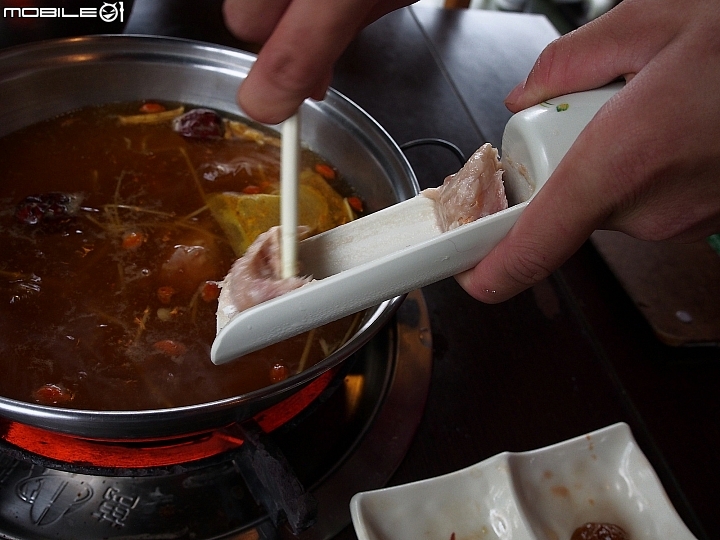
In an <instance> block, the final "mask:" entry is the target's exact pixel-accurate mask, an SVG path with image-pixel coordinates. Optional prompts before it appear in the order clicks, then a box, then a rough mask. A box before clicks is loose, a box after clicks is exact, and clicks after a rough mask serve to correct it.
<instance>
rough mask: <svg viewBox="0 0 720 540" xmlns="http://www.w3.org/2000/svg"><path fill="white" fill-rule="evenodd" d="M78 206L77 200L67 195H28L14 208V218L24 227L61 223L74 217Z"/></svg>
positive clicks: (54, 193)
mask: <svg viewBox="0 0 720 540" xmlns="http://www.w3.org/2000/svg"><path fill="white" fill-rule="evenodd" d="M78 206H79V201H78V198H77V197H76V196H74V195H68V194H67V193H58V192H50V193H42V194H40V195H29V196H27V197H25V198H24V199H23V200H22V201H20V204H18V205H17V207H16V208H15V218H16V219H17V220H18V221H19V222H20V223H22V224H24V225H38V224H40V223H46V222H55V223H62V222H66V221H69V220H70V219H71V218H72V217H74V216H75V213H76V212H77V209H78Z"/></svg>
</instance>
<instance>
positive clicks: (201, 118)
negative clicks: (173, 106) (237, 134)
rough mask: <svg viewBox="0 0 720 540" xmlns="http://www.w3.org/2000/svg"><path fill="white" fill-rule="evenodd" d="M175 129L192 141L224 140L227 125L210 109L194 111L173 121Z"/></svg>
mask: <svg viewBox="0 0 720 540" xmlns="http://www.w3.org/2000/svg"><path fill="white" fill-rule="evenodd" d="M173 129H174V130H175V131H176V132H177V133H179V134H180V135H182V136H183V137H188V138H190V139H222V137H223V135H224V134H225V125H224V124H223V120H222V118H221V117H220V115H219V114H218V113H216V112H215V111H211V110H210V109H192V110H190V111H188V112H186V113H185V114H182V115H180V116H178V117H177V118H175V119H174V120H173Z"/></svg>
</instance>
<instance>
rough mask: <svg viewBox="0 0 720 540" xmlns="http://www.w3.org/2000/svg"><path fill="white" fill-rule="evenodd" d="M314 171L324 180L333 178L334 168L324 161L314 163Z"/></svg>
mask: <svg viewBox="0 0 720 540" xmlns="http://www.w3.org/2000/svg"><path fill="white" fill-rule="evenodd" d="M315 172H316V173H318V174H319V175H320V176H322V177H323V178H325V180H335V170H334V169H333V168H332V167H331V166H330V165H327V164H325V163H316V164H315Z"/></svg>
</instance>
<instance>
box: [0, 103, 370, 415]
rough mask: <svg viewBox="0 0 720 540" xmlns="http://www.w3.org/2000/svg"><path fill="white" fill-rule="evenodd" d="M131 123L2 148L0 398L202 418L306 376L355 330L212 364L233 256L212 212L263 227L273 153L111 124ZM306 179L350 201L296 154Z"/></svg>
mask: <svg viewBox="0 0 720 540" xmlns="http://www.w3.org/2000/svg"><path fill="white" fill-rule="evenodd" d="M176 107H178V105H177V104H168V103H165V104H163V105H162V106H161V107H158V109H160V108H162V109H164V110H165V111H170V110H174V109H175V108H176ZM141 109H143V110H149V108H148V106H147V105H143V104H140V103H132V104H114V105H108V106H103V107H96V108H87V109H83V110H80V111H76V112H73V113H69V114H66V115H63V116H61V117H58V118H55V119H51V120H48V121H45V122H42V123H40V124H37V125H34V126H30V127H28V128H25V129H23V130H21V131H18V132H16V133H13V134H11V135H8V136H6V137H4V138H2V139H0V170H1V171H2V173H3V178H2V180H1V181H0V205H1V209H0V292H1V293H2V297H0V300H2V303H1V304H0V327H1V328H2V337H1V339H0V373H2V376H1V377H0V395H2V396H4V397H8V398H12V399H17V400H20V401H26V402H36V403H42V404H46V405H57V406H63V407H69V408H78V409H91V410H141V409H155V408H167V407H177V406H182V405H190V404H196V403H203V402H207V401H213V400H217V399H222V398H226V397H231V396H235V395H239V394H242V393H246V392H249V391H252V390H255V389H258V388H261V387H264V386H267V385H269V384H272V383H273V382H277V381H279V380H282V379H284V378H286V377H287V376H289V375H292V374H294V373H296V372H298V371H300V370H302V369H304V368H306V367H309V366H311V365H313V364H315V363H317V362H319V361H320V360H321V359H322V358H324V357H325V356H326V355H327V354H328V353H329V352H331V351H332V350H334V349H335V348H337V347H338V346H339V345H340V344H341V343H342V342H343V341H344V340H345V339H347V337H348V335H349V333H350V332H351V331H352V329H353V325H354V324H355V321H354V319H355V318H352V317H351V318H346V319H344V320H340V321H337V322H335V323H332V324H330V325H326V326H325V327H322V328H319V329H317V330H315V331H313V332H311V333H310V334H304V335H300V336H297V337H296V338H293V339H291V340H288V341H286V342H283V343H279V344H277V345H274V346H272V347H269V348H267V349H265V350H262V351H258V352H257V353H254V354H252V355H249V356H248V357H246V359H244V360H242V361H239V362H235V363H231V364H228V365H225V366H215V365H213V364H212V363H211V361H210V358H209V350H210V345H211V343H212V340H213V338H214V335H215V310H216V308H217V287H216V286H215V285H214V283H213V282H214V281H217V280H221V279H222V278H223V277H224V276H225V274H226V273H227V271H228V269H229V267H230V265H231V264H232V262H233V260H234V259H235V258H236V256H237V255H238V247H237V239H235V240H234V241H233V240H232V239H229V236H228V234H227V233H228V230H229V229H228V223H227V222H225V223H223V226H221V225H220V224H219V222H218V219H217V218H218V213H217V212H215V211H211V210H210V209H209V207H208V201H215V205H214V206H215V207H217V206H218V205H217V202H218V201H221V202H222V203H223V204H224V205H225V206H226V207H227V206H228V205H230V206H231V207H232V208H234V209H236V210H237V212H236V213H237V215H239V216H240V218H243V219H245V221H247V222H248V223H249V224H248V223H245V222H243V223H242V224H241V225H242V227H245V229H244V230H245V231H246V232H247V231H248V230H252V229H253V228H254V227H258V226H260V225H258V223H260V224H264V221H265V218H263V216H255V215H252V214H251V212H255V211H257V208H258V205H257V204H256V203H257V200H256V199H257V198H258V197H260V198H262V196H263V194H271V193H276V192H277V190H278V182H279V180H278V179H279V145H278V141H277V139H276V135H275V134H274V133H271V132H268V131H262V130H259V131H258V130H256V127H253V129H251V130H250V131H245V128H244V125H243V124H235V125H234V128H235V129H234V130H230V129H229V128H228V130H226V136H225V137H221V138H209V139H197V138H187V137H184V136H182V135H180V134H179V133H177V132H176V131H174V130H173V128H172V125H171V121H170V120H166V121H161V122H150V123H145V122H142V121H140V123H135V122H132V123H129V124H123V122H121V121H120V120H119V119H120V118H122V117H128V116H135V115H138V114H140V115H142V114H144V113H141V112H139V111H140V110H141ZM152 109H155V104H153V107H152ZM156 112H157V111H156V110H151V111H150V114H153V113H156ZM225 124H226V125H227V121H226V123H225ZM228 135H229V136H228ZM302 165H303V169H306V170H307V171H306V176H308V177H312V178H311V181H312V182H313V183H315V184H317V185H320V184H322V185H323V186H325V187H327V186H332V188H333V189H334V191H333V193H334V192H335V191H337V192H340V193H341V194H342V196H347V195H350V192H349V189H348V188H347V186H345V185H343V184H342V183H340V182H339V181H338V179H337V178H335V171H334V170H333V169H332V168H330V167H329V166H328V165H327V164H326V163H324V162H323V161H322V159H321V158H320V157H319V156H317V155H314V154H312V153H311V152H308V151H303V155H302ZM309 171H318V173H319V174H318V173H312V174H311V173H310V172H309ZM322 176H324V177H325V178H322ZM316 187H317V186H316ZM323 189H325V188H323ZM320 191H323V190H320ZM224 192H233V193H234V195H232V196H229V198H228V197H226V196H225V195H218V194H221V193H224ZM313 193H315V191H313ZM213 194H215V195H213ZM238 194H239V195H238ZM29 196H38V197H35V198H28V197H29ZM335 196H337V197H339V200H342V201H343V202H344V203H345V207H347V210H348V212H347V213H346V215H344V216H340V215H339V214H337V212H336V215H335V216H333V217H334V219H335V221H336V222H337V221H338V220H339V221H342V220H347V219H351V218H352V212H351V211H350V210H349V209H350V206H349V205H348V204H347V201H348V199H344V200H343V198H342V196H339V195H337V193H335ZM239 200H242V201H246V200H248V201H254V202H253V204H251V205H247V204H244V202H243V203H238V202H237V201H239ZM263 201H264V199H263ZM350 201H351V203H353V205H355V206H357V204H358V200H357V199H356V198H350ZM266 202H267V201H265V202H263V203H262V204H260V205H259V207H260V208H262V207H264V205H265V203H266ZM316 202H317V201H316ZM211 206H212V204H211ZM38 209H42V211H40V210H38ZM248 209H250V210H248ZM43 212H44V213H43ZM225 214H227V212H225ZM38 215H39V216H40V218H39V222H38V223H35V224H32V223H31V222H32V221H33V219H34V218H36V217H37V216H38ZM219 217H220V222H223V221H227V216H226V215H220V216H219ZM326 217H327V216H325V218H326ZM256 218H257V220H256ZM241 221H242V220H241ZM336 224H337V223H336ZM233 225H237V224H236V223H230V224H229V226H230V229H232V228H233ZM242 227H241V229H242ZM236 228H237V227H236ZM230 236H231V237H232V234H231V235H230ZM231 244H234V246H233V245H231ZM233 247H235V249H233Z"/></svg>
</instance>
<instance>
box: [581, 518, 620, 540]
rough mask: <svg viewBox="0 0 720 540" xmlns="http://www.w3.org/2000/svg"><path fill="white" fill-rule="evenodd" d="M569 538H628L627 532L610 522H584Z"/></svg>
mask: <svg viewBox="0 0 720 540" xmlns="http://www.w3.org/2000/svg"><path fill="white" fill-rule="evenodd" d="M570 540H630V537H629V536H628V534H627V533H626V532H625V531H624V530H623V529H622V528H621V527H619V526H617V525H614V524H612V523H593V522H590V523H585V524H583V525H581V526H580V527H578V528H577V529H575V532H573V535H572V537H570Z"/></svg>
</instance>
